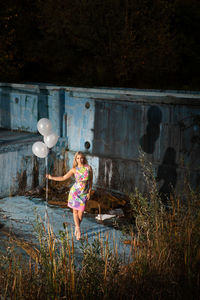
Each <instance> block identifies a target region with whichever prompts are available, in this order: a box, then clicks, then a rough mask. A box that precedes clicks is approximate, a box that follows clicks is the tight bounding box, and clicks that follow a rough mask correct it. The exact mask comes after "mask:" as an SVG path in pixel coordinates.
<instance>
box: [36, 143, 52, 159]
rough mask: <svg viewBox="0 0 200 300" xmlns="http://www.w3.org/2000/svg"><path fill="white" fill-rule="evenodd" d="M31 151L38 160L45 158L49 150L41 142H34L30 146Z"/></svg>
mask: <svg viewBox="0 0 200 300" xmlns="http://www.w3.org/2000/svg"><path fill="white" fill-rule="evenodd" d="M32 151H33V153H34V154H35V155H36V156H38V157H40V158H44V157H46V156H47V155H48V153H49V149H48V148H47V146H46V145H45V144H44V143H43V142H35V143H34V144H33V146H32Z"/></svg>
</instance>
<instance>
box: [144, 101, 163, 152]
mask: <svg viewBox="0 0 200 300" xmlns="http://www.w3.org/2000/svg"><path fill="white" fill-rule="evenodd" d="M147 121H148V124H147V127H146V133H145V134H144V135H143V136H142V137H141V139H140V146H141V148H142V150H143V151H144V152H146V153H148V154H152V153H153V152H154V150H155V143H156V141H157V139H158V138H159V136H160V123H161V121H162V112H161V110H160V109H159V108H158V107H157V106H151V107H150V108H149V110H148V113H147Z"/></svg>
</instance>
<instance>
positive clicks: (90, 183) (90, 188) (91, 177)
mask: <svg viewBox="0 0 200 300" xmlns="http://www.w3.org/2000/svg"><path fill="white" fill-rule="evenodd" d="M92 182H93V170H92V167H90V180H89V190H88V194H87V199H88V200H90V196H91V190H92Z"/></svg>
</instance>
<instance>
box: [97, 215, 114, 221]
mask: <svg viewBox="0 0 200 300" xmlns="http://www.w3.org/2000/svg"><path fill="white" fill-rule="evenodd" d="M115 217H116V215H108V214H98V215H97V216H96V217H95V219H96V220H100V221H104V220H107V219H111V218H115Z"/></svg>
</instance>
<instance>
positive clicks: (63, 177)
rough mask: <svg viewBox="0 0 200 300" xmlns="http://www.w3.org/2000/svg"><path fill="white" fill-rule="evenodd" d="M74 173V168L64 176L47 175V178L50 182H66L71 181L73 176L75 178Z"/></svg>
mask: <svg viewBox="0 0 200 300" xmlns="http://www.w3.org/2000/svg"><path fill="white" fill-rule="evenodd" d="M74 172H75V169H74V168H72V169H71V170H69V172H67V173H66V174H65V175H64V176H51V175H50V174H46V178H48V179H50V180H54V181H64V180H67V179H69V178H70V177H71V176H73V175H74Z"/></svg>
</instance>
